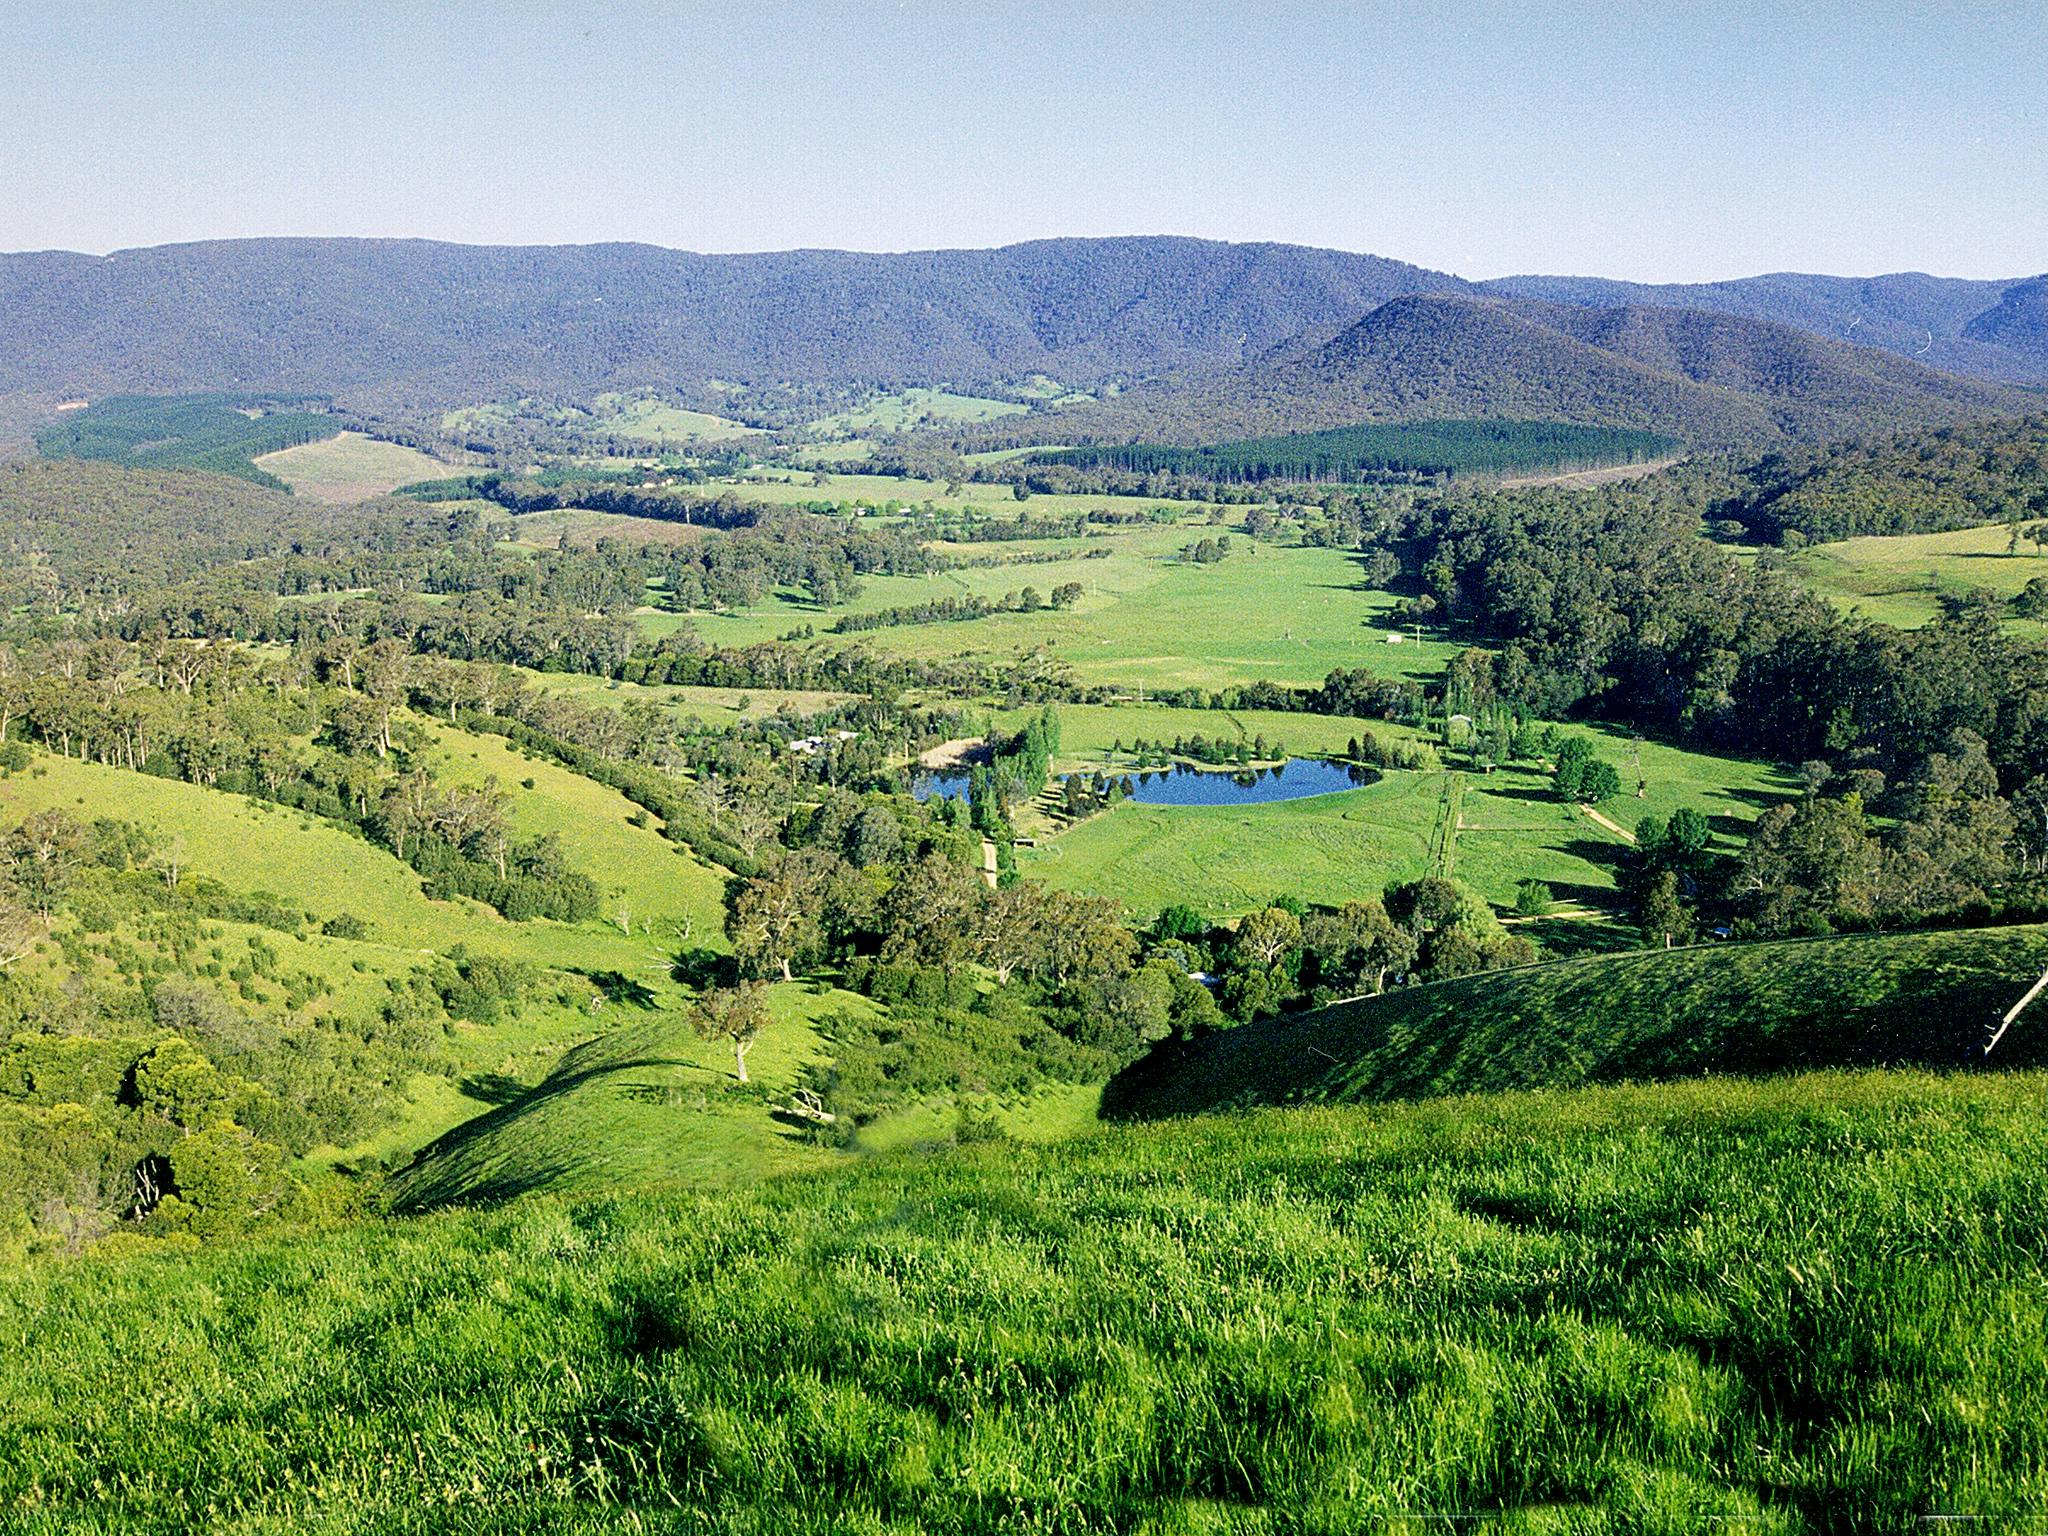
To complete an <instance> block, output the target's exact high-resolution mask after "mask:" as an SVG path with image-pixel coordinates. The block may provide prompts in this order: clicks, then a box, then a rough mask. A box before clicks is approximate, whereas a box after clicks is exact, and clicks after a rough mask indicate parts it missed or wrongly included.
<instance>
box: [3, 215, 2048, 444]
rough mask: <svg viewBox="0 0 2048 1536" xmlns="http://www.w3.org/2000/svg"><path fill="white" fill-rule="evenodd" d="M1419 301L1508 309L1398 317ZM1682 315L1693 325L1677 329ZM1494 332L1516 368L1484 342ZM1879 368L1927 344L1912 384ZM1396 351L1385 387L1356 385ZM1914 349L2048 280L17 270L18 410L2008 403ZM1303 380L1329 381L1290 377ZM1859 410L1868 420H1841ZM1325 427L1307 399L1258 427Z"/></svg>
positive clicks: (219, 245)
mask: <svg viewBox="0 0 2048 1536" xmlns="http://www.w3.org/2000/svg"><path fill="white" fill-rule="evenodd" d="M1419 299H1438V300H1455V301H1459V302H1461V303H1464V304H1466V305H1468V306H1470V305H1473V304H1477V303H1493V304H1499V305H1504V306H1507V307H1505V308H1502V309H1498V310H1480V309H1474V308H1469V307H1468V308H1465V309H1461V310H1456V311H1429V310H1426V309H1425V310H1404V309H1399V308H1396V309H1392V310H1388V309H1387V306H1388V305H1389V304H1390V301H1397V300H1399V301H1406V300H1419ZM1679 314H1682V315H1686V316H1688V317H1690V318H1686V319H1684V320H1682V321H1678V320H1670V319H1668V318H1659V317H1668V316H1671V315H1679ZM1707 315H1715V316H1719V317H1721V318H1722V320H1723V321H1725V322H1726V323H1723V324H1710V323H1709V322H1708V321H1707V320H1706V319H1704V318H1701V317H1703V316H1707ZM1452 316H1455V317H1456V323H1455V324H1454V323H1451V318H1450V317H1452ZM1758 326H1764V327H1775V329H1770V330H1758V329H1755V327H1758ZM1531 327H1534V329H1533V330H1532V329H1531ZM1460 336H1461V337H1462V338H1463V339H1462V340H1457V341H1455V344H1454V337H1460ZM1802 336H1803V337H1804V339H1800V338H1801V337H1802ZM1845 338H1846V340H1847V341H1848V342H1853V343H1868V344H1869V345H1868V346H1859V347H1854V348H1852V347H1850V346H1848V345H1845V344H1844V342H1845ZM1495 343H1497V344H1499V345H1500V346H1502V347H1504V348H1505V349H1506V351H1505V353H1504V354H1503V359H1504V358H1508V357H1511V358H1513V359H1514V360H1515V369H1509V368H1506V367H1504V366H1502V365H1501V364H1502V360H1503V359H1494V360H1492V361H1489V360H1488V359H1486V358H1485V357H1483V356H1481V355H1480V354H1479V352H1478V351H1476V350H1475V348H1482V347H1483V346H1484V345H1489V344H1495ZM1333 348H1334V349H1335V350H1334V351H1331V350H1330V349H1333ZM1447 348H1448V350H1446V349H1447ZM1574 348H1583V349H1586V350H1583V351H1579V350H1574ZM1852 354H1853V355H1852ZM1888 354H1900V355H1905V356H1908V357H1911V356H1912V355H1913V354H1918V357H1917V358H1916V359H1914V363H1915V365H1916V371H1914V372H1911V373H1902V372H1900V371H1899V370H1898V369H1896V368H1891V367H1889V366H1888V365H1887V361H1892V362H1895V361H1896V360H1897V359H1896V358H1889V359H1888ZM1380 365H1384V371H1385V376H1384V378H1382V379H1381V380H1380V381H1379V383H1377V384H1371V385H1369V384H1368V382H1367V381H1365V380H1364V378H1363V371H1364V370H1365V369H1366V368H1367V367H1368V366H1380ZM1917 365H1938V366H1942V367H1946V368H1950V369H1955V370H1963V371H1966V372H1968V373H1970V374H1972V375H1974V376H1975V377H1976V378H1978V379H1980V380H1981V379H1992V380H1997V381H2004V382H2011V381H2039V382H2048V280H2044V279H2040V278H2034V279H2025V280H2017V281H2013V282H1976V281H1966V280H1957V279H1945V278H1931V277H1923V276H1918V275H1914V274H1906V275H1900V276H1893V277H1882V278H1868V279H1856V278H1835V277H1818V276H1806V275H1800V274H1778V275H1774V276H1770V277H1761V278H1751V279H1744V280H1741V281H1739V282H1733V283H1719V284H1702V285H1691V286H1657V285H1642V284H1628V283H1615V282H1609V281H1607V280H1604V279H1586V278H1554V277H1523V278H1506V279H1500V280H1497V281H1494V282H1490V283H1483V284H1482V283H1471V282H1467V281H1466V280H1465V279H1463V278H1459V277H1456V276H1453V275H1451V274H1449V273H1444V272H1433V271H1429V270H1427V269H1425V268H1421V267H1415V266H1410V265H1407V264H1405V263H1402V262H1397V261H1391V260H1387V259H1384V258H1381V257H1376V256H1365V255H1355V254H1351V253H1347V252H1342V251H1332V250H1324V249H1318V248H1314V247H1308V246H1296V245H1279V244H1230V243H1225V242H1220V241H1211V240H1196V239H1188V238H1182V237H1169V236H1158V237H1154V236H1131V237H1119V238H1113V239H1061V240H1042V241H1033V242H1030V243H1027V244H1021V245H1012V246H1006V247H1001V248H998V249H992V250H949V251H920V252H908V253H902V254H893V255H884V254H871V253H862V252H849V251H825V250H806V251H783V252H771V253H764V254H749V255H701V254H696V253H692V252H687V251H677V250H669V249H665V248H661V247H655V246H647V245H624V244H613V245H590V246H466V245H451V244H441V243H436V242H432V241H423V240H356V239H266V240H236V241H217V242H208V243H200V244H191V245H172V246H157V247H150V248H146V249H139V250H130V251H120V252H116V253H114V254H112V255H110V256H104V257H102V256H89V255H79V254H76V253H69V252H53V251H45V252H31V253H23V254H15V255H0V426H4V425H6V424H7V423H9V422H10V421H11V422H17V423H18V422H23V421H37V420H47V419H48V413H49V410H50V408H51V407H52V406H53V405H54V404H55V403H56V402H57V401H58V400H61V399H63V398H66V397H73V396H85V397H92V398H99V397H104V396H105V395H108V394H115V393H131V392H134V393H169V392H186V391H241V390H278V391H318V392H321V393H330V394H332V395H333V396H334V397H335V398H336V399H337V401H338V402H339V403H341V404H342V405H344V406H361V407H368V408H373V409H382V408H387V407H398V408H419V407H425V408H435V407H443V406H448V405H455V404H464V403H471V402H476V401H481V400H492V399H509V398H516V397H519V396H522V395H542V396H568V397H579V396H588V395H589V394H592V393H595V392H597V391H600V390H604V389H610V388H619V387H630V386H636V385H670V386H676V387H679V388H684V389H690V388H697V389H704V388H706V387H708V386H710V385H711V384H712V382H713V381H718V380H726V381H737V382H740V383H747V384H780V383H791V384H797V385H805V386H825V387H830V388H845V387H859V386H868V385H878V386H885V387H886V386H896V385H902V384H913V383H935V382H947V383H952V384H955V385H959V386H965V387H972V386H973V385H975V384H992V383H995V382H998V381H1003V380H1018V379H1022V378H1024V377H1026V376H1028V375H1032V374H1043V375H1046V376H1049V377H1051V378H1053V379H1055V380H1058V381H1061V382H1063V383H1067V384H1071V385H1081V386H1086V387H1097V386H1101V385H1104V384H1108V383H1112V382H1114V383H1118V384H1127V383H1134V384H1137V385H1140V386H1141V387H1148V388H1149V389H1151V390H1153V391H1157V390H1159V389H1161V388H1163V387H1165V386H1166V385H1167V384H1171V385H1172V386H1173V387H1175V388H1186V389H1191V390H1193V391H1194V392H1195V393H1196V394H1197V395H1201V394H1202V393H1203V391H1205V390H1206V391H1208V392H1209V393H1210V394H1212V395H1213V393H1214V391H1215V389H1216V388H1218V387H1220V385H1228V386H1232V387H1240V388H1241V387H1243V386H1244V385H1245V383H1246V381H1248V380H1249V381H1253V382H1255V383H1256V384H1257V387H1258V389H1259V390H1260V391H1262V392H1266V393H1270V394H1271V395H1272V397H1273V398H1274V399H1276V400H1277V399H1282V398H1292V399H1296V400H1301V401H1307V402H1308V403H1309V404H1311V405H1314V404H1316V402H1318V401H1329V402H1334V403H1338V404H1342V403H1343V402H1345V401H1347V400H1348V401H1350V402H1351V403H1353V404H1359V405H1362V406H1364V407H1366V408H1367V409H1366V413H1365V414H1364V415H1361V416H1358V417H1356V418H1354V419H1356V420H1359V421H1372V420H1388V419H1413V415H1414V413H1415V411H1416V410H1418V409H1419V408H1420V407H1419V405H1418V402H1419V401H1423V400H1427V401H1430V402H1434V403H1433V404H1431V405H1430V407H1429V412H1430V413H1433V414H1438V415H1441V414H1444V413H1445V412H1446V410H1448V409H1451V408H1453V407H1455V408H1458V409H1463V408H1464V404H1460V402H1464V403H1465V404H1469V405H1471V406H1473V407H1475V408H1476V407H1479V406H1483V405H1489V404H1490V405H1491V407H1492V408H1493V409H1494V410H1495V411H1500V410H1507V411H1509V412H1511V413H1512V414H1515V415H1518V416H1519V415H1524V414H1527V413H1530V412H1535V413H1538V414H1544V415H1549V416H1555V415H1557V413H1558V411H1559V409H1560V406H1559V404H1558V402H1560V401H1562V402H1568V403H1569V402H1578V403H1580V404H1581V405H1582V406H1583V408H1584V410H1585V412H1586V414H1584V415H1582V416H1577V417H1573V418H1572V419H1579V420H1584V421H1587V422H1593V423H1602V424H1608V425H1625V426H1649V427H1655V428H1657V429H1659V430H1674V429H1678V427H1677V424H1678V423H1681V422H1683V423H1687V424H1688V425H1685V426H1684V427H1683V428H1682V430H1681V435H1685V436H1687V437H1688V438H1689V439H1691V440H1695V441H1707V440H1720V439H1722V438H1724V437H1728V436H1730V435H1735V434H1743V433H1748V434H1752V435H1755V434H1761V435H1762V436H1764V437H1770V436H1773V435H1785V434H1789V435H1792V436H1801V435H1807V434H1809V433H1810V432H1811V431H1813V430H1816V429H1817V428H1818V427H1821V426H1825V427H1826V428H1827V429H1829V430H1835V429H1838V428H1841V429H1848V430H1857V429H1860V428H1862V427H1863V426H1866V425H1874V426H1903V425H1912V424H1918V423H1924V422H1929V421H1940V420H1945V419H1949V417H1950V416H1951V415H1952V414H1953V413H1954V411H1955V410H1957V409H1978V408H1980V407H1981V408H1983V409H1986V410H1990V411H2002V410H2005V409H2006V408H2007V404H2006V401H2007V397H2006V396H2004V395H2003V394H2001V393H2000V392H1999V391H1997V390H1992V391H1990V392H1989V393H1981V392H1977V390H1976V386H1966V385H1963V384H1959V383H1958V382H1957V381H1954V380H1947V381H1943V380H1942V376H1941V375H1939V374H1934V373H1932V372H1930V371H1929V369H1928V368H1927V367H1925V366H1917ZM1289 367H1296V368H1299V369H1303V370H1307V371H1308V372H1311V373H1313V372H1320V373H1321V374H1322V375H1323V376H1324V377H1323V379H1322V380H1321V382H1320V383H1319V384H1317V385H1316V386H1315V387H1313V388H1311V387H1309V386H1308V385H1307V383H1305V382H1303V380H1304V379H1305V378H1306V375H1303V376H1302V378H1301V379H1297V380H1295V382H1294V383H1288V382H1287V370H1288V368H1289ZM1347 370H1348V372H1349V374H1350V375H1352V376H1354V377H1353V378H1352V382H1351V383H1349V384H1347V383H1345V382H1344V379H1343V376H1344V375H1345V374H1346V373H1347ZM1516 370H1520V371H1519V372H1517V371H1516ZM1275 379H1278V380H1279V381H1280V383H1279V384H1278V385H1275V386H1274V387H1273V388H1271V389H1268V384H1269V383H1271V381H1273V380H1275ZM1219 381H1220V384H1219ZM1674 381H1676V382H1674ZM1326 386H1327V387H1326ZM1646 390H1647V391H1648V392H1649V394H1648V395H1647V396H1645V395H1643V394H1642V392H1643V391H1646ZM1632 392H1633V393H1634V395H1635V398H1633V399H1631V394H1632ZM1139 393H1140V394H1143V393H1144V388H1141V390H1140V391H1139ZM1757 395H1761V396H1762V397H1763V398H1764V400H1765V401H1766V402H1769V403H1765V404H1759V403H1758V402H1757V401H1756V400H1755V399H1752V398H1750V397H1751V396H1757ZM1653 397H1662V398H1653ZM1866 407H1868V408H1872V409H1875V410H1876V411H1877V412H1878V419H1877V420H1874V421H1871V422H1864V421H1858V420H1851V419H1850V417H1852V416H1853V415H1854V414H1855V413H1856V412H1857V411H1859V410H1863V409H1865V408H1866ZM1347 408H1348V407H1347ZM1127 414H1128V412H1127ZM1240 414H1244V415H1255V414H1256V412H1249V411H1247V412H1241V413H1240ZM1335 424H1340V423H1339V422H1338V421H1336V420H1335V419H1334V418H1333V417H1332V416H1331V415H1330V414H1329V412H1328V411H1325V410H1321V409H1316V410H1313V411H1311V414H1310V417H1309V418H1307V419H1304V420H1300V421H1287V422H1276V421H1274V420H1272V419H1271V418H1270V417H1267V418H1262V419H1260V420H1258V421H1257V422H1251V421H1248V420H1247V421H1244V422H1239V423H1237V424H1236V427H1249V428H1251V429H1252V430H1258V431H1264V430H1269V429H1272V428H1274V427H1275V426H1280V427H1284V428H1286V429H1290V430H1292V429H1298V428H1301V427H1306V426H1315V425H1335ZM1236 427H1233V430H1235V429H1236Z"/></svg>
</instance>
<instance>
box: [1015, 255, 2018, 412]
mask: <svg viewBox="0 0 2048 1536" xmlns="http://www.w3.org/2000/svg"><path fill="white" fill-rule="evenodd" d="M2040 404H2041V401H2040V397H2039V396H2037V395H2032V394H2029V393H2026V392H2023V391H2021V390H2018V389H2014V388H2011V387H2008V386H2002V385H1998V384H1992V383H1987V382H1985V381H1982V380H1976V379H1964V378H1959V377H1957V376H1955V375H1953V374H1946V373H1940V372H1937V371H1935V370H1933V369H1930V368H1925V367H1922V366H1920V365H1919V364H1917V363H1913V362H1909V361H1907V360H1906V359H1904V358H1900V357H1896V356H1893V355H1892V354H1889V353H1885V352H1880V351H1876V350H1874V349H1871V348H1867V347H1852V346H1848V345H1845V344H1843V343H1840V342H1833V341H1829V340H1827V339H1825V338H1824V337H1820V336H1815V335H1813V334H1811V333H1809V332H1806V331H1801V330H1797V329H1795V328H1793V327H1791V326H1786V325H1778V324H1775V323H1772V322H1768V321H1760V320H1746V319H1741V318H1738V317H1735V316H1730V315H1721V314H1709V313H1705V312H1701V311H1694V310H1680V309H1667V308H1658V307H1653V306H1636V305H1628V306H1622V307H1619V308H1615V309H1588V308H1583V307H1579V306H1575V305H1565V304H1550V303H1538V302H1534V301H1529V300H1515V299H1507V298H1497V297H1487V296H1472V295H1468V294H1449V293H1429V294H1410V295H1404V296H1403V297H1401V298H1398V299H1393V300H1390V301H1388V302H1387V303H1386V304H1384V305H1382V306H1380V307H1379V308H1378V309H1376V310H1374V311H1373V312H1372V313H1370V314H1368V315H1367V316H1366V317H1365V318H1364V319H1363V320H1361V321H1359V322H1358V323H1357V324H1356V325H1354V326H1351V327H1350V328H1348V329H1347V330H1345V331H1343V332H1342V333H1340V334H1339V335H1337V336H1335V337H1333V338H1332V339H1331V340H1329V341H1328V342H1325V343H1323V344H1322V345H1320V346H1288V347H1282V348H1279V349H1276V350H1275V351H1274V352H1272V353H1270V354H1268V355H1267V356H1265V357H1263V358H1260V359H1258V360H1256V361H1254V362H1252V363H1248V364H1244V365H1240V366H1239V367H1237V368H1234V369H1231V370H1228V371H1227V372H1225V373H1223V374H1221V375H1219V376H1218V377H1216V378H1214V379H1211V380H1208V381H1201V382H1196V383H1193V384H1189V385H1186V386H1167V385H1153V386H1144V387H1140V388H1136V389H1133V390H1130V391H1128V392H1127V393H1125V394H1123V395H1121V396H1119V397H1118V398H1116V399H1114V400H1110V401H1105V402H1101V403H1098V404H1092V405H1085V406H1080V407H1077V408H1074V409H1072V410H1066V411H1061V412H1059V413H1057V414H1056V415H1053V416H1051V417H1021V418H1012V419H1010V420H1008V421H1005V422H1002V423H998V424H991V425H990V426H989V427H987V428H984V429H981V431H980V434H979V435H980V436H981V437H983V438H987V439H989V440H994V439H996V438H999V437H1001V438H1008V439H1013V440H1031V439H1032V438H1036V439H1037V440H1039V441H1051V440H1054V439H1057V440H1059V441H1062V442H1088V443H1096V442H1125V441H1142V442H1187V443H1202V442H1217V441H1225V440H1230V439H1233V438H1241V437H1256V436H1260V435H1264V434H1269V433H1276V432H1281V431H1307V430H1313V429H1316V428H1321V427H1336V426H1346V425H1353V424H1358V423H1366V422H1397V421H1427V420H1434V419H1440V418H1451V419H1457V418H1464V419H1473V418H1485V419H1506V420H1521V421H1572V422H1579V423H1584V424H1589V425H1599V426H1610V427H1624V428H1637V429H1646V430H1651V431H1659V432H1665V433H1669V434H1671V435H1673V436H1675V437H1678V438H1681V439H1683V440H1684V441H1686V442H1688V443H1690V444H1692V445H1693V446H1695V447H1743V446H1762V445H1767V444H1770V443H1773V442H1786V441H1799V442H1806V441H1818V440H1820V439H1824V438H1832V437H1842V436H1849V435H1853V434H1856V433H1859V432H1864V431H1869V430H1874V429H1901V428H1907V427H1919V426H1926V425H1939V424H1944V423H1949V422H1956V421H1964V420H1970V419H1973V418H1978V417H1986V416H2001V415H2015V414H2019V413H2021V412H2023V411H2026V410H2029V409H2035V410H2038V409H2039V408H2040Z"/></svg>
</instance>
